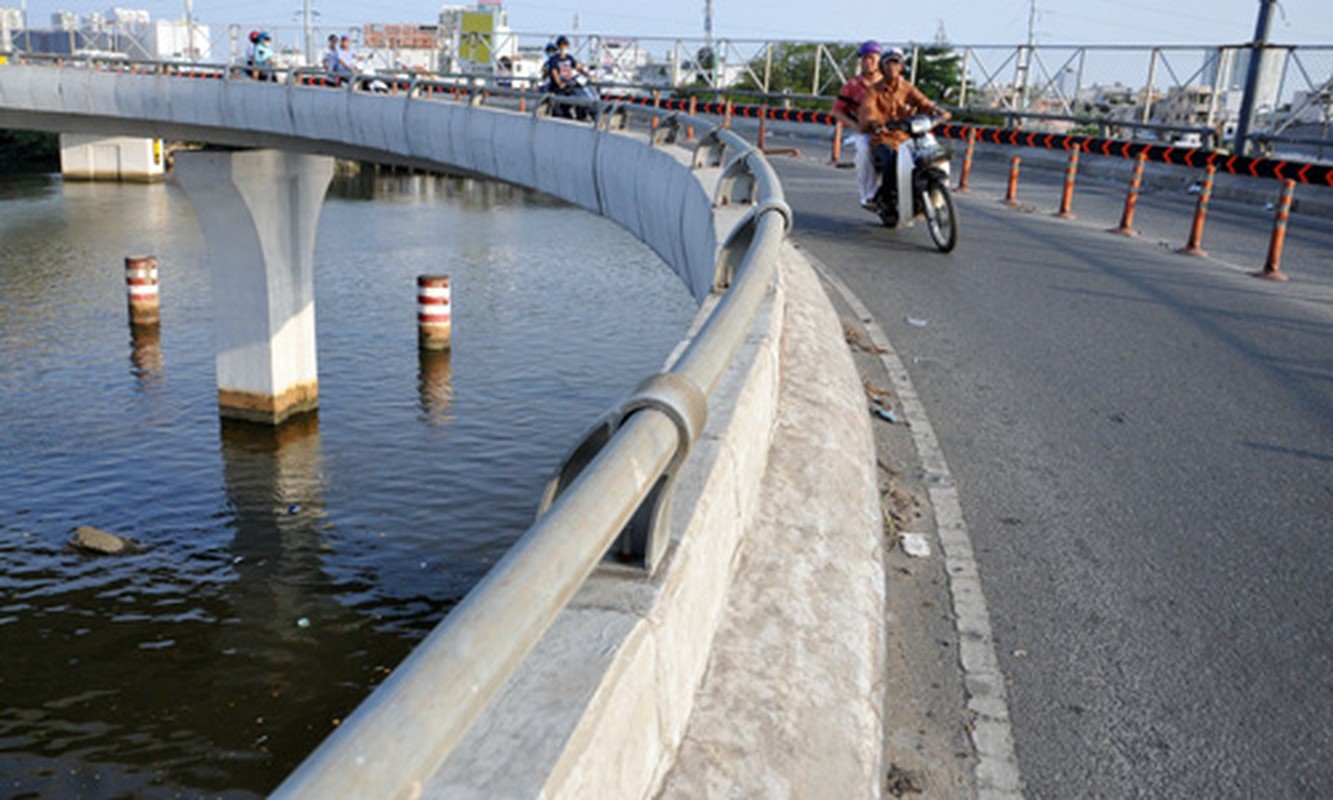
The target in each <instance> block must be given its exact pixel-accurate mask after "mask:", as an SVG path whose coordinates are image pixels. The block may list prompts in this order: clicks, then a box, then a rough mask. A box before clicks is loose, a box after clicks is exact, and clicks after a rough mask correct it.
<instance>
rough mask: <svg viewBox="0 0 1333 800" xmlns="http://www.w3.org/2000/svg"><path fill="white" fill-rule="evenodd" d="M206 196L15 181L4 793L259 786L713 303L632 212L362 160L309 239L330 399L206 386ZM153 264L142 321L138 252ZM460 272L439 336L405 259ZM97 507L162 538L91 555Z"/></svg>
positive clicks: (108, 525) (1, 564)
mask: <svg viewBox="0 0 1333 800" xmlns="http://www.w3.org/2000/svg"><path fill="white" fill-rule="evenodd" d="M204 252H205V251H204V246H203V242H202V239H201V236H200V233H199V228H198V225H197V223H196V222H195V218H194V213H193V209H192V208H191V206H190V205H189V203H188V201H187V200H186V199H185V197H184V195H183V194H182V193H181V192H180V191H179V190H177V189H176V188H175V187H174V186H171V185H159V186H129V185H127V186H118V185H111V184H65V183H63V182H61V181H60V180H59V179H57V178H46V177H42V178H26V179H17V178H15V179H7V180H4V181H0V796H6V797H73V796H80V797H98V798H100V797H108V798H109V797H176V796H186V797H195V796H210V797H212V796H221V797H252V796H256V795H261V794H263V793H265V792H267V791H269V790H271V789H272V788H273V787H274V786H276V785H277V783H278V782H279V781H281V779H282V778H283V777H284V776H285V775H286V774H287V773H288V772H289V771H290V770H291V769H293V768H294V767H295V766H296V765H297V764H298V763H299V762H300V761H301V759H302V758H303V757H304V756H305V755H306V754H307V753H308V752H309V751H310V750H311V749H313V747H314V746H315V745H316V744H318V742H319V741H320V740H322V739H323V738H324V736H325V735H327V733H328V732H329V731H330V730H331V729H332V728H333V727H334V726H336V725H337V724H338V722H339V721H340V720H341V719H342V718H343V717H345V716H346V715H347V714H348V713H349V712H350V711H351V709H352V708H354V707H355V706H356V704H357V703H358V702H359V701H360V700H361V699H362V698H363V697H364V696H365V695H366V694H367V693H368V691H369V690H370V689H371V688H372V687H373V686H375V685H376V684H377V683H379V682H380V681H381V680H383V678H384V677H385V676H386V675H387V674H388V673H389V671H390V670H391V669H392V668H393V667H394V666H395V665H396V664H397V663H398V662H399V661H400V660H401V659H402V658H403V657H404V656H405V655H406V653H407V652H408V651H409V650H410V649H411V647H412V646H413V644H414V643H415V642H416V641H418V640H420V639H421V638H422V637H423V636H424V635H425V634H426V633H427V632H428V631H429V630H430V629H431V628H432V627H434V625H435V624H436V623H438V622H439V620H440V619H441V618H442V617H443V616H444V615H445V614H446V613H447V611H448V609H449V608H450V607H451V606H452V605H453V604H454V603H456V602H457V601H458V599H459V598H460V597H461V596H462V595H463V594H464V593H465V592H466V591H467V590H468V588H469V587H470V586H472V585H473V584H474V583H475V582H476V581H477V580H478V578H479V577H480V576H481V575H482V574H484V573H485V571H486V570H487V569H488V567H489V566H490V565H491V564H493V563H494V562H495V561H496V560H497V559H498V557H499V556H500V555H501V554H502V553H503V552H504V550H505V549H506V547H507V546H508V545H509V544H510V543H511V542H512V541H513V540H514V539H515V538H517V537H518V536H519V535H520V534H521V533H522V532H523V530H525V529H526V527H527V526H528V524H529V523H530V522H531V519H532V516H533V513H534V511H535V507H536V503H537V500H538V498H539V496H540V492H541V488H542V486H543V484H544V481H545V480H546V478H547V477H548V476H549V475H550V474H551V473H552V472H553V470H554V469H555V468H556V466H557V465H558V462H559V460H560V458H561V457H562V456H563V455H564V453H565V452H566V451H567V449H568V448H570V447H571V446H572V445H573V444H574V443H575V441H576V439H577V438H578V436H579V435H580V434H581V433H582V432H583V430H584V429H585V428H586V427H587V426H588V425H589V424H591V422H592V421H593V420H594V419H595V417H596V416H597V414H599V413H600V412H601V411H603V410H604V409H605V408H606V407H607V406H609V405H610V403H612V402H613V401H614V400H615V399H616V398H617V397H618V396H619V395H620V394H621V393H623V392H624V391H625V390H627V389H628V388H630V387H632V386H633V385H634V384H635V383H637V381H638V380H639V379H641V378H642V377H644V376H646V375H647V374H649V373H651V372H653V371H655V370H656V369H658V368H659V367H660V365H661V363H662V361H663V359H664V358H665V356H666V354H667V353H668V352H669V350H670V349H671V347H672V346H673V345H674V343H675V342H676V341H677V340H678V339H679V338H680V337H681V335H682V332H683V331H684V328H685V326H686V324H687V323H688V320H689V318H690V316H691V315H692V314H693V311H694V308H693V305H692V303H691V301H690V299H689V297H688V294H687V293H686V291H685V289H684V287H683V285H682V284H681V283H680V282H679V281H678V280H677V279H676V278H675V276H674V275H672V274H671V273H670V272H669V271H668V270H667V268H666V267H665V266H663V265H662V264H661V263H660V262H659V261H657V259H656V258H655V256H653V255H652V254H651V253H650V252H649V251H648V250H647V249H646V248H645V247H643V246H642V245H640V244H639V243H638V242H636V241H635V240H633V239H632V238H631V237H630V236H629V235H628V234H625V233H624V232H623V231H621V230H619V229H618V228H616V227H615V226H614V225H612V224H610V223H608V222H606V221H604V220H601V219H598V218H596V217H593V216H591V215H588V214H585V213H583V212H581V211H578V210H576V209H573V208H570V207H567V206H563V205H560V204H557V203H555V202H553V201H550V200H548V199H545V198H542V197H540V196H536V195H532V194H529V193H525V192H522V191H520V190H517V189H513V188H511V187H506V186H503V185H498V184H492V183H484V182H473V181H462V180H459V179H436V178H424V177H390V178H380V179H378V180H374V181H369V180H361V181H341V182H339V183H338V184H336V185H335V187H334V189H333V190H332V191H331V193H330V197H329V199H328V201H327V202H326V204H325V207H324V210H323V214H322V216H321V219H320V227H319V238H318V243H317V247H316V260H317V268H316V302H317V312H316V313H317V323H316V324H317V329H318V337H319V381H320V384H319V389H320V411H319V413H318V416H317V417H315V418H310V419H306V420H304V421H301V422H298V423H293V424H289V425H287V426H284V427H283V428H281V429H279V430H277V431H276V432H275V431H272V430H270V429H264V428H256V427H251V426H243V425H232V424H223V423H221V422H220V421H219V419H218V416H217V410H216V391H217V387H216V383H215V380H214V375H213V349H212V343H211V329H210V316H211V300H210V292H211V289H210V286H209V279H208V270H207V265H206V263H205V262H204V258H205V255H204ZM145 253H151V254H155V255H156V256H157V257H158V260H159V263H160V280H161V291H162V322H161V326H160V333H159V334H158V335H132V332H131V329H130V326H129V324H128V313H127V309H126V299H125V287H124V272H123V259H124V257H125V256H127V255H137V254H145ZM422 273H446V274H449V275H451V276H452V279H453V280H452V283H453V297H454V303H455V308H454V349H453V351H452V353H451V354H448V355H441V356H430V357H427V356H424V355H419V354H418V350H417V347H416V329H415V325H416V323H415V313H416V306H415V302H416V300H415V277H416V275H418V274H422ZM83 524H87V525H94V526H96V527H99V528H104V529H106V530H109V531H112V532H114V533H117V534H121V535H123V536H129V537H132V538H134V539H136V540H137V541H138V542H140V543H141V544H143V545H144V546H145V548H146V550H145V551H144V552H143V553H141V554H138V555H133V556H126V557H89V556H85V555H79V554H76V553H73V552H70V551H69V550H68V549H67V548H66V542H67V541H68V539H69V537H70V533H71V531H72V529H73V528H74V527H75V526H77V525H83Z"/></svg>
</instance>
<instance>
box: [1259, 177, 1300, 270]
mask: <svg viewBox="0 0 1333 800" xmlns="http://www.w3.org/2000/svg"><path fill="white" fill-rule="evenodd" d="M1295 193H1296V181H1293V180H1291V179H1290V178H1288V179H1287V180H1285V181H1283V182H1282V194H1281V195H1279V196H1278V199H1277V213H1276V214H1274V216H1273V238H1272V239H1270V240H1269V242H1268V261H1267V262H1265V263H1264V268H1263V269H1262V270H1261V271H1259V272H1256V273H1254V276H1255V277H1256V278H1267V279H1268V280H1270V281H1285V280H1286V279H1287V276H1286V275H1283V274H1282V244H1283V242H1285V241H1286V240H1287V220H1288V219H1289V218H1290V217H1291V199H1292V196H1293V195H1295Z"/></svg>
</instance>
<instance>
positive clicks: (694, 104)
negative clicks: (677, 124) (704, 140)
mask: <svg viewBox="0 0 1333 800" xmlns="http://www.w3.org/2000/svg"><path fill="white" fill-rule="evenodd" d="M698 107H699V99H698V98H697V97H691V98H690V117H691V118H693V117H694V112H695V110H696V109H697V108H698ZM685 141H687V142H692V141H694V126H693V125H686V126H685Z"/></svg>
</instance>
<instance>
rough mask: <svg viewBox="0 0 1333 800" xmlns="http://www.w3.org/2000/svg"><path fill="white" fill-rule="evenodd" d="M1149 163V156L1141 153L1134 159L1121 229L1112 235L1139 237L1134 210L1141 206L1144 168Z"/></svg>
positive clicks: (1121, 218) (1114, 231)
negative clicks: (1140, 188)
mask: <svg viewBox="0 0 1333 800" xmlns="http://www.w3.org/2000/svg"><path fill="white" fill-rule="evenodd" d="M1147 163H1148V154H1147V153H1144V152H1140V153H1139V155H1138V158H1135V159H1134V172H1133V174H1132V175H1131V177H1130V179H1129V192H1128V193H1127V194H1126V195H1125V211H1124V213H1123V214H1121V215H1120V227H1119V228H1112V229H1111V233H1118V234H1120V235H1121V236H1138V235H1139V232H1138V231H1136V230H1134V209H1135V208H1137V207H1138V204H1139V187H1140V186H1142V185H1143V166H1144V165H1145V164H1147Z"/></svg>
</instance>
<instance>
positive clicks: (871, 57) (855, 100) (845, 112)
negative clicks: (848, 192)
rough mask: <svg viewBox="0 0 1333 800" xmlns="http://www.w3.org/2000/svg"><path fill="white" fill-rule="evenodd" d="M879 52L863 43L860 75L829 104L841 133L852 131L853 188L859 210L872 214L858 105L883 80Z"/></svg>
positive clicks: (870, 164)
mask: <svg viewBox="0 0 1333 800" xmlns="http://www.w3.org/2000/svg"><path fill="white" fill-rule="evenodd" d="M881 51H882V48H881V47H880V45H879V42H866V43H865V44H862V45H861V48H860V49H859V50H857V55H858V56H860V61H861V71H860V72H859V73H857V74H856V75H854V76H852V79H851V80H849V81H847V82H846V83H845V84H843V86H842V88H841V89H839V90H838V99H837V100H834V101H833V118H834V119H836V120H838V121H839V122H841V123H842V129H843V130H845V131H854V133H852V135H851V136H850V137H849V140H850V142H851V143H852V146H853V147H855V148H856V155H855V157H854V160H853V163H855V164H856V184H857V186H858V187H859V188H860V195H861V206H862V207H863V208H866V209H868V210H870V211H874V210H875V189H876V188H877V187H878V179H877V176H876V175H875V163H874V159H873V158H871V156H870V134H868V133H864V132H862V131H861V119H860V117H861V104H862V102H864V101H865V97H866V94H868V93H869V92H870V89H871V87H873V86H875V85H876V84H878V83H880V82H881V81H883V79H884V73H882V72H880V70H879V56H880V52H881Z"/></svg>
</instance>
